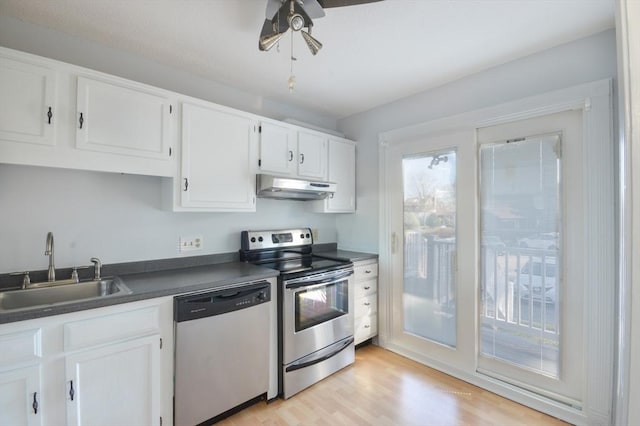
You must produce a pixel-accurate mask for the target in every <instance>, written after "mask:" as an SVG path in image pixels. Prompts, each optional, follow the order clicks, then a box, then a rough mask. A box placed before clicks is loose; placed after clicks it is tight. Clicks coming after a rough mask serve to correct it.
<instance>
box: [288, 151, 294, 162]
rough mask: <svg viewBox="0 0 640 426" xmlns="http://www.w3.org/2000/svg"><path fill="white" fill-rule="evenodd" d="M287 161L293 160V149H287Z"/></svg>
mask: <svg viewBox="0 0 640 426" xmlns="http://www.w3.org/2000/svg"><path fill="white" fill-rule="evenodd" d="M289 161H293V151H289Z"/></svg>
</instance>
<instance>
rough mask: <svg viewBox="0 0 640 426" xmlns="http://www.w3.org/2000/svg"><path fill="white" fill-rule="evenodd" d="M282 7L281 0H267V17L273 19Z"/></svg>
mask: <svg viewBox="0 0 640 426" xmlns="http://www.w3.org/2000/svg"><path fill="white" fill-rule="evenodd" d="M281 7H282V1H281V0H267V10H266V12H265V17H266V18H267V19H273V17H274V16H276V13H278V10H280V8H281Z"/></svg>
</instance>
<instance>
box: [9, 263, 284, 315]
mask: <svg viewBox="0 0 640 426" xmlns="http://www.w3.org/2000/svg"><path fill="white" fill-rule="evenodd" d="M278 274H279V273H278V271H276V270H273V269H268V268H263V267H259V266H255V265H251V264H248V263H243V262H229V263H219V264H213V265H201V266H193V267H186V268H179V269H170V270H161V271H153V272H141V273H135V274H123V275H118V276H119V277H120V278H121V279H122V281H123V282H124V283H125V285H126V286H127V287H129V289H130V290H131V294H126V295H114V296H109V297H102V298H98V299H91V300H83V301H78V302H71V303H64V304H58V305H50V306H46V307H42V306H40V307H36V308H28V309H23V310H13V311H7V312H1V311H0V324H4V323H9V322H15V321H24V320H29V319H34V318H41V317H47V316H52V315H59V314H65V313H69V312H76V311H83V310H87V309H94V308H100V307H103V306H111V305H118V304H121V303H127V302H135V301H139V300H146V299H152V298H156V297H163V296H171V295H176V294H181V293H189V292H193V291H199V290H207V289H217V288H222V287H232V286H233V285H235V284H240V283H245V282H249V281H256V280H261V279H266V278H272V277H277V276H278ZM70 285H73V284H70Z"/></svg>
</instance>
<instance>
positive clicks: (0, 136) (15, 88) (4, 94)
mask: <svg viewBox="0 0 640 426" xmlns="http://www.w3.org/2000/svg"><path fill="white" fill-rule="evenodd" d="M57 120H58V111H57V108H56V73H55V71H54V70H52V69H50V68H47V67H44V66H38V65H34V64H30V63H28V62H22V61H18V60H14V59H11V58H8V57H4V56H2V55H1V52H0V140H4V141H12V142H26V143H32V144H40V145H50V146H53V145H55V141H56V133H55V126H56V122H57Z"/></svg>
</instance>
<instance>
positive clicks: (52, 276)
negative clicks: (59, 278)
mask: <svg viewBox="0 0 640 426" xmlns="http://www.w3.org/2000/svg"><path fill="white" fill-rule="evenodd" d="M44 255H45V256H49V271H48V273H47V281H49V282H53V281H55V280H56V268H55V266H53V233H52V232H49V233H48V234H47V244H46V247H45V250H44Z"/></svg>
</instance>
